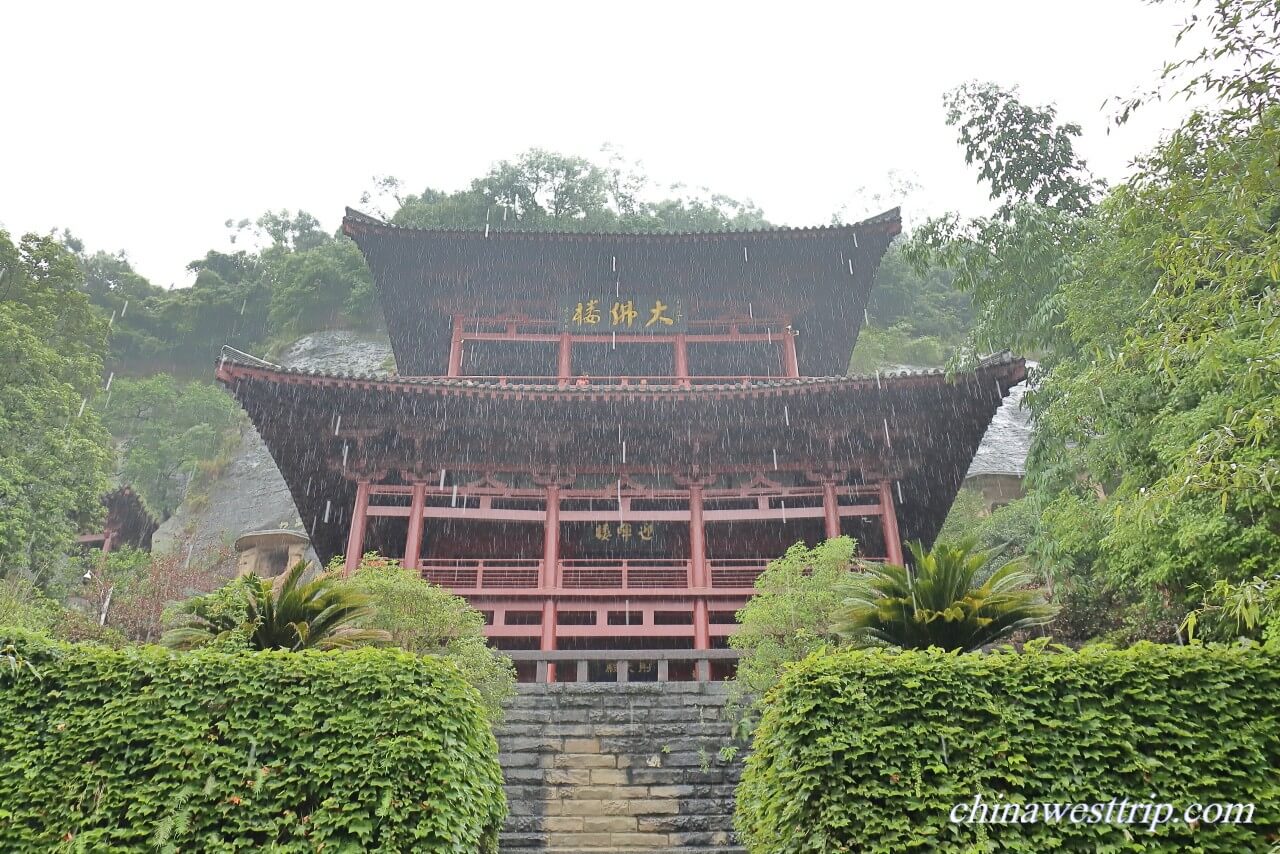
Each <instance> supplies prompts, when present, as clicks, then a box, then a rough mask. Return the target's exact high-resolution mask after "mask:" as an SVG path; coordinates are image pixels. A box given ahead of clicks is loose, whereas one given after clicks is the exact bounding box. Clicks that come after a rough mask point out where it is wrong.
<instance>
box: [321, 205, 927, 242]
mask: <svg viewBox="0 0 1280 854" xmlns="http://www.w3.org/2000/svg"><path fill="white" fill-rule="evenodd" d="M348 225H351V226H354V227H359V228H366V229H367V228H373V229H377V230H379V231H385V232H397V233H401V234H437V235H451V236H456V237H475V238H481V239H485V238H490V239H491V238H493V237H526V236H527V237H568V238H572V237H577V238H593V239H612V238H620V239H623V240H636V239H645V238H649V239H654V238H663V237H708V238H709V237H719V238H729V237H734V236H741V237H759V236H764V235H782V234H800V235H816V234H837V233H852V232H855V231H858V230H860V229H866V228H869V227H872V226H877V225H891V226H896V229H895V230H894V233H895V234H896V233H897V232H898V231H899V230H901V227H902V208H901V207H892V208H889V209H888V210H886V211H882V212H881V213H878V214H876V215H874V216H871V217H867V218H866V219H863V220H860V221H858V222H854V223H848V224H840V225H808V226H792V225H771V226H761V227H759V228H740V229H711V230H703V231H575V230H572V229H517V228H499V227H497V226H496V225H495V226H485V227H484V228H451V227H434V228H428V227H423V226H409V225H396V224H394V223H391V222H388V221H386V220H381V219H378V218H377V217H373V216H370V215H369V214H367V213H364V212H363V211H359V210H356V209H355V208H351V207H348V208H346V214H345V216H343V218H342V230H343V233H345V234H348V235H350V234H351V232H350V231H348Z"/></svg>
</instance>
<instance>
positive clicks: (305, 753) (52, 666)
mask: <svg viewBox="0 0 1280 854" xmlns="http://www.w3.org/2000/svg"><path fill="white" fill-rule="evenodd" d="M0 650H3V651H2V652H0V851H15V852H16V851H43V850H65V851H157V850H158V851H166V850H168V851H178V850H180V851H201V852H216V851H259V850H266V851H321V850H323V851H326V852H338V851H362V850H384V851H411V850H412V851H465V852H469V854H470V852H477V851H494V850H496V847H497V833H498V828H499V825H500V824H501V822H502V818H503V816H504V814H505V811H506V804H505V800H504V797H503V794H502V774H501V770H500V769H499V767H498V763H497V744H496V742H495V741H494V738H493V734H492V732H491V731H490V729H489V726H488V724H487V722H486V719H485V714H484V709H483V707H482V706H481V703H480V698H479V695H478V694H477V693H476V691H475V690H474V689H473V688H471V687H470V686H469V685H467V683H466V682H465V681H463V679H462V677H461V676H460V675H459V674H458V671H457V669H456V668H455V667H454V666H453V665H452V664H449V663H447V662H444V661H441V660H439V659H433V658H424V657H418V656H414V655H410V654H408V653H403V652H397V651H389V650H373V649H363V650H357V651H352V652H324V653H321V652H301V653H291V652H221V651H216V650H209V651H197V652H190V653H183V654H181V655H175V654H173V653H170V652H168V651H166V650H163V649H160V648H157V647H141V648H130V649H124V650H112V649H107V648H105V647H98V646H92V645H64V644H58V643H55V642H52V641H48V640H43V639H40V638H39V637H37V636H32V635H27V634H19V633H17V632H13V631H7V630H5V629H0ZM15 662H16V663H17V666H16V667H15V666H14V664H15Z"/></svg>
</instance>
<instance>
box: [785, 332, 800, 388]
mask: <svg viewBox="0 0 1280 854" xmlns="http://www.w3.org/2000/svg"><path fill="white" fill-rule="evenodd" d="M782 333H783V339H782V368H783V370H784V371H785V372H786V375H787V376H789V377H798V376H800V359H799V357H797V356H796V331H795V330H794V329H792V328H791V327H790V326H788V327H787V328H786V329H784V330H782Z"/></svg>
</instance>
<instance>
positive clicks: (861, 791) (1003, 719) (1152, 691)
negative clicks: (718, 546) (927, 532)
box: [736, 644, 1280, 854]
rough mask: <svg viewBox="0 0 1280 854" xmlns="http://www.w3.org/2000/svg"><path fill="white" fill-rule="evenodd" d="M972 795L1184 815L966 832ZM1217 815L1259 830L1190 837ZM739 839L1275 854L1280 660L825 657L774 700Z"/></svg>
mask: <svg viewBox="0 0 1280 854" xmlns="http://www.w3.org/2000/svg"><path fill="white" fill-rule="evenodd" d="M975 796H981V798H982V802H983V803H984V804H1002V803H1009V802H1016V803H1019V804H1031V803H1045V802H1049V803H1068V804H1079V803H1088V804H1092V803H1103V804H1105V803H1108V802H1110V801H1111V800H1112V799H1117V800H1119V799H1125V798H1127V799H1128V800H1129V801H1130V802H1131V803H1140V802H1157V803H1168V804H1171V805H1172V809H1171V818H1170V820H1169V821H1167V822H1166V823H1163V824H1160V825H1159V826H1156V827H1155V829H1154V830H1152V829H1150V826H1151V825H1150V822H1147V823H1132V824H1128V825H1125V824H1120V823H1117V822H1115V821H1111V822H1108V821H1091V820H1090V819H1091V816H1089V815H1088V814H1087V813H1086V814H1085V818H1084V820H1082V821H1080V822H1079V823H1075V822H1072V821H1070V820H1067V819H1063V820H1061V821H1058V822H1046V821H1044V820H1043V814H1042V813H1038V814H1032V813H1031V812H1030V810H1026V811H1024V812H1023V814H1022V816H1021V820H1019V821H1017V822H1011V823H1004V824H980V823H976V822H975V823H966V822H965V821H964V819H967V818H969V817H970V815H969V813H970V810H969V809H968V808H967V807H966V808H962V809H960V810H959V811H958V812H957V813H956V814H955V815H956V817H957V818H959V819H960V821H959V822H958V823H953V822H952V820H951V818H952V815H953V813H952V810H953V808H955V807H956V805H957V804H961V803H964V804H969V805H972V804H973V802H974V798H975ZM1212 802H1226V803H1232V804H1234V803H1252V804H1253V805H1254V810H1253V821H1252V823H1249V824H1246V823H1230V824H1228V823H1218V824H1210V823H1206V822H1203V821H1202V822H1199V823H1194V822H1193V823H1191V824H1188V823H1187V822H1186V821H1184V820H1182V818H1181V815H1182V811H1183V809H1184V808H1185V807H1187V806H1189V805H1191V804H1193V803H1201V804H1207V803H1212ZM1013 814H1014V813H1012V811H1010V812H1008V813H1002V815H1005V816H1008V815H1013ZM1126 814H1127V813H1126ZM992 815H994V814H992ZM1028 815H1035V817H1036V819H1037V820H1036V821H1029V820H1027V818H1026V817H1027V816H1028ZM1119 815H1120V811H1119V810H1118V809H1113V810H1112V818H1113V819H1114V818H1117V817H1119ZM1139 815H1141V811H1139ZM1103 816H1104V817H1105V812H1104V813H1103ZM736 823H737V826H738V831H739V835H740V837H741V838H742V839H743V841H744V842H745V843H746V844H747V845H748V848H749V850H750V851H752V852H815V854H829V852H837V851H893V852H901V851H995V850H999V851H1018V852H1045V851H1090V852H1092V851H1169V852H1174V851H1179V852H1181V851H1232V852H1248V851H1260V852H1266V851H1269V850H1271V846H1272V845H1273V844H1274V843H1275V842H1276V840H1277V834H1278V832H1280V656H1277V655H1275V654H1274V653H1265V652H1262V651H1259V650H1257V649H1254V650H1246V649H1242V648H1231V649H1227V648H1203V647H1176V646H1155V645H1152V644H1140V645H1137V646H1135V647H1133V648H1130V649H1125V650H1104V649H1100V648H1095V649H1085V650H1083V651H1081V652H1070V651H1065V650H1061V649H1058V650H1050V649H1048V648H1040V647H1038V646H1036V645H1033V648H1032V649H1031V650H1029V651H1028V652H1026V653H1023V654H1015V653H998V654H991V655H954V654H946V653H942V652H939V651H930V652H905V653H898V654H894V653H888V652H844V653H837V654H827V655H816V656H812V657H810V658H808V659H807V660H805V661H804V662H803V663H801V664H800V665H798V666H796V667H795V668H794V669H792V670H791V671H790V672H789V673H788V674H787V675H786V676H785V677H784V679H783V680H782V682H781V683H780V684H779V685H778V686H777V687H776V688H775V689H774V690H773V691H772V692H771V693H770V694H769V696H768V702H767V703H766V704H765V712H764V715H763V718H762V720H761V723H760V727H759V729H758V730H757V733H756V738H755V745H754V751H753V753H752V754H751V755H750V757H749V758H748V760H747V767H746V771H745V774H744V777H743V782H742V784H741V785H740V786H739V788H738V792H737V814H736Z"/></svg>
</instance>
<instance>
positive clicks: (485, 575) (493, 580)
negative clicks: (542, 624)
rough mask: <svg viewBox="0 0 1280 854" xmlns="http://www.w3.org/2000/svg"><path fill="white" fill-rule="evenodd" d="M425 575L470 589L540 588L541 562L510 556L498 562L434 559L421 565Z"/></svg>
mask: <svg viewBox="0 0 1280 854" xmlns="http://www.w3.org/2000/svg"><path fill="white" fill-rule="evenodd" d="M419 566H420V568H421V570H422V577H423V578H425V579H426V580H427V581H430V582H431V583H432V584H439V585H440V586H441V587H454V588H464V589H468V590H477V589H478V590H486V589H489V590H523V589H537V587H538V573H539V572H540V571H541V569H542V561H541V560H538V559H537V558H510V559H506V560H498V561H483V560H471V559H467V558H459V559H456V560H455V559H439V558H432V559H428V560H424V561H422V562H421V563H420V564H419Z"/></svg>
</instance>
